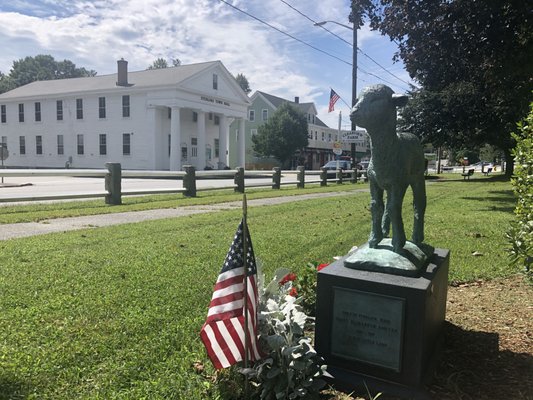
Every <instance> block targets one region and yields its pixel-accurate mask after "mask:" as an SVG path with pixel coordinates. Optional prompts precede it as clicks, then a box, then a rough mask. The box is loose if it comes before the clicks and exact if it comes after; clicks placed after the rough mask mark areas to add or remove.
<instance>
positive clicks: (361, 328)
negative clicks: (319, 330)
mask: <svg viewBox="0 0 533 400" xmlns="http://www.w3.org/2000/svg"><path fill="white" fill-rule="evenodd" d="M333 293H334V294H333V323H332V330H331V354H332V355H334V356H336V357H340V358H344V359H349V360H357V361H361V362H365V363H369V364H373V365H378V366H380V367H384V368H388V369H392V370H394V371H396V372H400V369H401V358H402V357H401V355H402V342H403V320H404V309H405V300H404V299H402V298H398V297H391V296H384V295H379V294H375V293H368V292H363V291H359V290H352V289H345V288H340V287H334V288H333Z"/></svg>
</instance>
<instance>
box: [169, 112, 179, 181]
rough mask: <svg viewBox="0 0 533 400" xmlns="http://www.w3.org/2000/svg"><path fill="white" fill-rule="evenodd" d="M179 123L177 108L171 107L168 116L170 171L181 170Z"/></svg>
mask: <svg viewBox="0 0 533 400" xmlns="http://www.w3.org/2000/svg"><path fill="white" fill-rule="evenodd" d="M180 146H181V121H180V109H179V107H172V111H171V114H170V170H171V171H179V170H180V169H181V149H180Z"/></svg>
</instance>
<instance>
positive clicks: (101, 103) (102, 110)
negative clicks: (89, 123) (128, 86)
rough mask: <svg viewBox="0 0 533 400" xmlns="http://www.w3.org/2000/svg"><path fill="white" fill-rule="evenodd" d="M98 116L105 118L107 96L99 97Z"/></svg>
mask: <svg viewBox="0 0 533 400" xmlns="http://www.w3.org/2000/svg"><path fill="white" fill-rule="evenodd" d="M98 118H100V119H102V118H105V97H98Z"/></svg>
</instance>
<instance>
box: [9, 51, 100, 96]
mask: <svg viewBox="0 0 533 400" xmlns="http://www.w3.org/2000/svg"><path fill="white" fill-rule="evenodd" d="M95 75H96V71H93V70H86V69H85V68H78V67H76V64H74V63H73V62H72V61H69V60H63V61H56V60H55V59H54V57H52V56H51V55H43V54H39V55H37V56H35V57H25V58H21V59H20V60H16V61H13V67H12V68H11V71H10V73H9V75H2V74H0V93H3V92H5V91H7V90H11V89H15V88H17V87H19V86H23V85H26V84H28V83H31V82H34V81H46V80H52V79H63V78H79V77H86V76H95Z"/></svg>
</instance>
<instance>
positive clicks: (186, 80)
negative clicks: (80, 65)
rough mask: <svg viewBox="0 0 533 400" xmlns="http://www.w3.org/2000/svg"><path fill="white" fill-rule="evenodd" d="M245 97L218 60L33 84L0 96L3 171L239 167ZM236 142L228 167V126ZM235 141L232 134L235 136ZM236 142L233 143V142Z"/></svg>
mask: <svg viewBox="0 0 533 400" xmlns="http://www.w3.org/2000/svg"><path fill="white" fill-rule="evenodd" d="M249 105H250V100H249V98H248V96H247V95H246V94H245V93H244V91H243V90H242V89H241V87H240V86H239V84H238V83H237V81H236V80H235V78H234V77H233V76H232V75H231V74H230V73H229V72H228V70H227V69H226V68H225V67H224V65H223V64H222V63H221V62H220V61H212V62H205V63H198V64H190V65H181V66H177V67H171V68H162V69H152V70H145V71H136V72H128V63H127V61H125V60H119V61H118V62H117V73H116V74H110V75H102V76H95V77H87V78H73V79H61V80H50V81H38V82H33V83H30V84H28V85H25V86H21V87H19V88H16V89H14V90H11V91H9V92H6V93H3V94H0V139H1V143H3V144H4V145H6V146H7V149H8V151H9V158H8V159H7V160H6V161H5V162H4V163H5V165H6V166H8V167H43V168H65V167H72V168H103V167H104V163H106V162H117V163H120V164H121V165H122V168H124V169H146V170H180V169H182V166H183V165H185V164H188V165H194V166H195V167H196V168H197V169H204V168H206V167H207V168H214V169H219V168H224V167H226V166H228V167H231V168H234V167H236V166H238V165H244V162H245V159H244V157H245V141H244V120H245V119H246V118H247V109H248V106H249ZM232 123H234V126H235V125H236V126H237V127H238V128H237V129H238V133H239V134H238V135H235V136H236V138H240V139H241V140H240V141H239V143H238V145H237V146H236V148H237V157H232V159H235V160H236V163H237V165H229V162H228V160H229V153H228V149H229V148H230V146H229V140H230V136H229V127H230V124H232ZM232 136H233V135H232ZM237 140H238V139H237Z"/></svg>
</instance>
